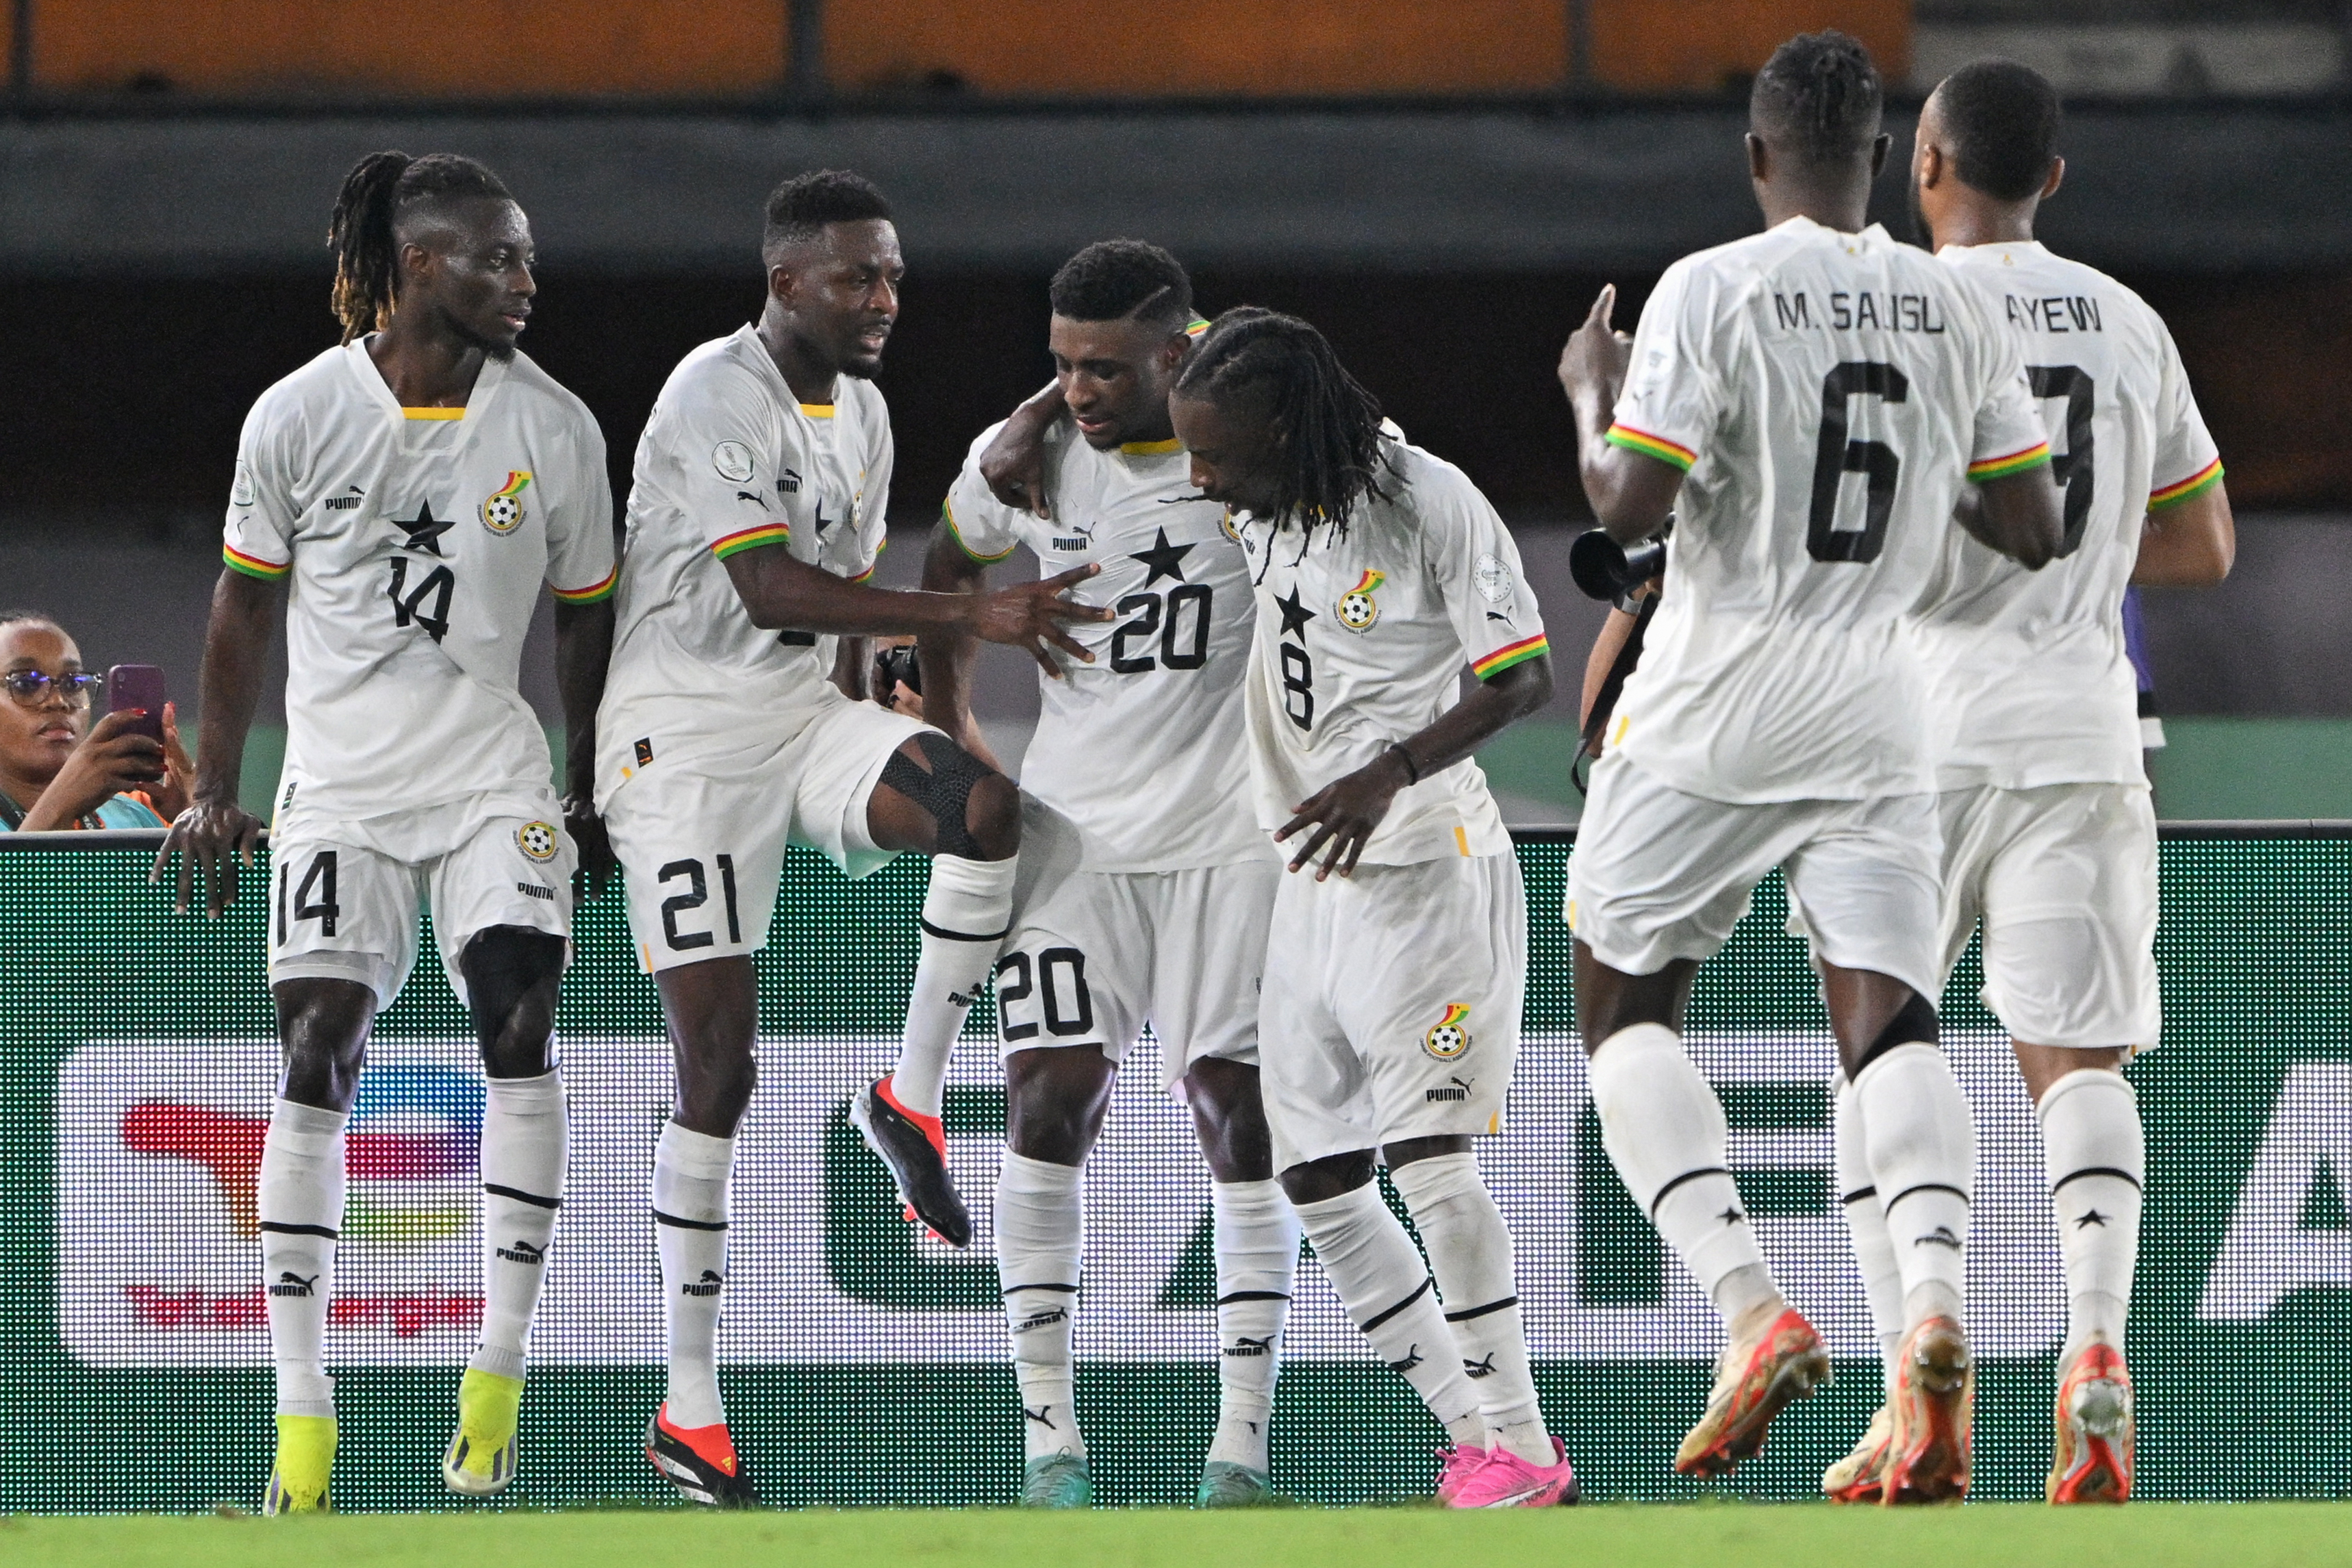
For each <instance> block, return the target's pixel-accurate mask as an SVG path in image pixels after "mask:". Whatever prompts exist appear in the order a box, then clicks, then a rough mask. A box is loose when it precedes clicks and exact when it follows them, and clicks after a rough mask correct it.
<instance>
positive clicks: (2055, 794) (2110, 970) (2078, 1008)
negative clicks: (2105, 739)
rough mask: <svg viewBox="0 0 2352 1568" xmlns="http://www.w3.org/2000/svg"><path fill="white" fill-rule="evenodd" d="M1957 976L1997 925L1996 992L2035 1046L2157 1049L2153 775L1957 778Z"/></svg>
mask: <svg viewBox="0 0 2352 1568" xmlns="http://www.w3.org/2000/svg"><path fill="white" fill-rule="evenodd" d="M1937 801H1938V805H1937V812H1938V815H1939V816H1941V817H1942V819H1943V829H1944V922H1943V955H1942V956H1943V971H1942V973H1943V974H1944V975H1945V976H1946V977H1947V978H1948V977H1949V976H1950V974H1951V972H1952V965H1954V964H1956V963H1958V962H1959V960H1960V954H1961V953H1962V952H1965V951H1967V949H1968V945H1969V932H1970V931H1973V930H1974V929H1975V928H1976V926H1977V924H1978V922H1979V921H1982V922H1983V925H1984V970H1985V988H1984V1003H1985V1005H1986V1006H1987V1007H1990V1009H1992V1012H1993V1016H1995V1017H1997V1018H1999V1019H2000V1021H2001V1026H2003V1027H2004V1028H2006V1029H2008V1030H2009V1032H2010V1033H2011V1035H2012V1036H2014V1037H2017V1038H2018V1039H2021V1040H2023V1041H2025V1042H2026V1043H2028V1044H2029V1045H2036V1046H2065V1047H2077V1048H2093V1047H2126V1048H2128V1049H2133V1050H2143V1049H2146V1048H2147V1047H2150V1046H2153V1045H2155V1044H2156V1043H2157V1038H2158V1036H2159V1035H2161V1034H2162V1033H2163V1029H2164V1006H2163V1002H2162V999H2161V998H2160V997H2159V995H2158V991H2157V980H2156V920H2157V879H2156V807H2155V805H2154V804H2153V803H2152V802H2151V801H2150V800H2149V798H2148V792H2147V787H2146V786H2145V785H2141V784H2046V785H2044V786H2042V788H2040V789H1993V788H1990V787H1985V788H1978V789H1963V790H1948V791H1947V792H1945V793H1944V794H1943V795H1940V796H1938V797H1937Z"/></svg>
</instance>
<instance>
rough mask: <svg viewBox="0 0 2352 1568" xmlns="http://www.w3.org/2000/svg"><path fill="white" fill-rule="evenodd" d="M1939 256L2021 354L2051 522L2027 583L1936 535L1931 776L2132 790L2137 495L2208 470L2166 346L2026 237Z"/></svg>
mask: <svg viewBox="0 0 2352 1568" xmlns="http://www.w3.org/2000/svg"><path fill="white" fill-rule="evenodd" d="M1937 260H1938V261H1940V262H1941V263H1943V264H1944V265H1946V266H1948V267H1950V268H1953V269H1954V270H1955V271H1957V272H1958V273H1959V274H1960V275H1961V276H1962V277H1964V278H1966V279H1969V281H1970V282H1971V283H1974V284H1976V285H1978V286H1979V287H1980V288H1981V289H1983V290H1984V291H1985V294H1986V297H1987V300H1988V301H1989V304H1990V308H1991V310H1993V312H1994V313H1995V314H1996V316H1997V317H1998V318H1999V319H2000V321H2001V322H2002V323H2003V325H2004V326H2005V328H2006V329H2007V330H2008V331H2010V332H2011V334H2012V335H2013V336H2015V337H2016V339H2017V340H2018V342H2019V343H2020V345H2021V351H2022V353H2023V358H2024V360H2025V366H2026V377H2027V380H2028V382H2029V384H2031V386H2032V391H2033V394H2034V395H2035V396H2036V397H2037V398H2038V399H2039V400H2040V407H2041V410H2042V417H2043V419H2044V421H2045V425H2046V427H2047V430H2048V433H2049V437H2050V443H2051V447H2052V450H2053V454H2055V455H2054V457H2053V465H2052V466H2053V479H2055V481H2056V482H2057V483H2058V484H2059V485H2060V487H2061V488H2062V489H2063V491H2064V500H2063V512H2064V519H2065V533H2064V536H2063V541H2062V542H2061V544H2060V547H2059V552H2058V556H2057V558H2056V559H2054V560H2053V561H2052V562H2051V563H2049V564H2048V565H2047V566H2044V567H2043V568H2042V570H2041V571H2039V572H2027V571H2026V570H2024V569H2023V568H2022V567H2021V566H2019V565H2018V564H2017V563H2015V562H2013V561H2011V560H2009V559H2008V558H2006V557H2004V556H2001V555H1999V554H1997V553H1995V552H1993V551H1991V550H1990V549H1988V548H1986V547H1985V546H1984V545H1983V544H1981V543H1979V542H1977V541H1976V540H1974V539H1971V538H1969V537H1968V536H1967V535H1966V534H1964V533H1959V532H1955V533H1954V534H1953V535H1952V536H1951V538H1950V539H1948V541H1947V542H1946V547H1945V559H1944V562H1943V564H1942V575H1941V578H1940V580H1939V583H1938V585H1937V594H1936V595H1935V601H1934V605H1933V607H1932V609H1931V610H1930V611H1929V613H1928V614H1927V616H1924V617H1923V619H1922V621H1921V623H1920V627H1919V635H1920V641H1921V646H1922V647H1923V649H1924V650H1925V652H1926V655H1927V664H1928V671H1929V675H1930V678H1931V679H1932V680H1933V681H1934V683H1935V712H1936V716H1937V757H1938V766H1937V773H1938V783H1939V784H1940V785H1941V786H1942V787H1945V788H1959V787H1966V786H1969V785H1974V784H1998V785H2001V786H2004V787H2009V788H2031V787H2033V786H2035V785H2038V784H2076V783H2119V784H2128V783H2138V782H2140V781H2141V780H2142V779H2144V778H2145V776H2146V775H2145V773H2144V771H2143V768H2142V764H2141V759H2140V747H2139V734H2138V731H2139V722H2138V713H2137V688H2136V683H2135V679H2134V677H2133V673H2132V669H2131V665H2130V661H2129V658H2128V657H2127V656H2126V652H2125V648H2124V634H2123V596H2124V590H2125V588H2126V586H2127V585H2128V584H2129V582H2130V578H2131V572H2132V566H2133V563H2135V561H2137V558H2138V553H2139V539H2140V531H2141V527H2142V524H2143V520H2144V519H2145V518H2146V516H2147V509H2148V504H2149V500H2150V496H2151V494H2152V493H2153V492H2158V491H2163V490H2172V491H2179V490H2180V489H2184V488H2187V487H2191V486H2194V485H2196V484H2198V483H2200V482H2202V481H2203V480H2204V479H2206V478H2207V477H2208V476H2209V475H2217V474H2218V473H2219V472H2220V462H2219V459H2218V458H2216V456H2215V454H2214V451H2213V443H2212V439H2211V437H2210V436H2208V435H2207V433H2206V430H2205V426H2204V423H2203V421H2202V420H2201V419H2200V417H2199V416H2198V413H2197V406H2196V402H2195V399H2194V398H2193V397H2192V396H2191V395H2189V386H2188V378H2187V375H2186V373H2185V372H2184V371H2183V369H2182V367H2181V363H2180V355H2179V351H2178V350H2177V349H2175V348H2174V346H2173V343H2172V338H2171V334H2170V333H2168V331H2165V328H2164V323H2163V321H2161V320H2160V319H2159V318H2158V316H2157V314H2156V312H2155V311H2154V310H2150V309H2149V308H2148V307H2147V303H2146V302H2145V301H2143V300H2141V299H2140V298H2139V296H2138V295H2137V294H2135V293H2133V292H2132V291H2131V290H2130V289H2126V288H2125V287H2124V286H2123V285H2122V284H2120V283H2118V282H2116V280H2115V279H2112V278H2109V277H2107V276H2106V275H2105V273H2103V272H2100V271H2098V270H2097V269H2096V268H2090V267H2085V266H2084V265H2083V264H2082V263H2080V262H2076V261H2069V260H2067V259H2065V258H2063V257H2058V256H2053V255H2052V254H2051V253H2050V252H2049V251H2048V250H2047V249H2045V248H2044V247H2042V246H2041V245H2039V244H2037V243H2034V242H2032V241H2021V242H2015V243H2002V244H1995V245H1979V246H1968V247H1958V246H1948V247H1945V248H1944V249H1943V250H1942V251H1940V252H1938V253H1937Z"/></svg>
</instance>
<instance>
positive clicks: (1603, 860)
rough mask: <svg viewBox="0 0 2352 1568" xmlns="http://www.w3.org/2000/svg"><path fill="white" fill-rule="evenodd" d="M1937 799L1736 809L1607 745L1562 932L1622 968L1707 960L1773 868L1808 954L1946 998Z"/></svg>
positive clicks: (1596, 770)
mask: <svg viewBox="0 0 2352 1568" xmlns="http://www.w3.org/2000/svg"><path fill="white" fill-rule="evenodd" d="M1936 798H1937V797H1936V796H1934V795H1882V796H1880V797H1878V798H1877V799H1874V800H1790V801H1773V802H1769V803H1767V804H1763V805H1731V804H1728V803H1727V802H1724V801H1719V800H1707V799H1706V798H1704V797H1702V796H1699V795H1685V794H1683V793H1682V792H1681V791H1680V790H1677V789H1674V788H1672V787H1670V786H1668V785H1666V784H1662V783H1660V782H1659V781H1658V780H1657V779H1655V778H1654V777H1652V776H1651V775H1650V774H1648V773H1643V771H1642V770H1641V769H1640V768H1639V767H1637V766H1635V765H1634V764H1633V763H1630V762H1628V761H1626V760H1625V758H1624V757H1623V756H1622V755H1621V754H1620V753H1617V752H1605V753H1603V754H1602V756H1601V760H1600V761H1599V762H1598V763H1594V764H1593V768H1592V792H1591V796H1590V797H1589V798H1588V799H1587V800H1586V801H1585V805H1584V818H1583V820H1582V821H1581V822H1580V823H1579V824H1578V826H1577V829H1576V851H1575V853H1574V854H1572V855H1570V857H1569V860H1568V899H1567V911H1566V912H1567V917H1568V924H1569V929H1570V930H1571V931H1574V932H1575V933H1576V935H1577V939H1578V940H1579V941H1580V942H1583V943H1584V944H1585V945H1586V946H1588V947H1590V948H1591V950H1592V954H1593V956H1594V957H1595V958H1598V959H1599V960H1601V963H1605V964H1607V965H1609V967H1610V968H1612V969H1614V970H1617V971H1619V972H1621V973H1626V974H1654V973H1657V972H1658V971H1659V970H1661V969H1664V967H1665V966H1666V965H1667V964H1668V963H1671V962H1673V961H1674V960H1675V959H1678V958H1687V959H1695V960H1698V961H1700V962H1705V961H1706V960H1707V959H1709V958H1712V957H1713V956H1715V954H1716V952H1717V951H1718V950H1719V949H1720V948H1721V947H1722V946H1723V944H1724V942H1725V941H1726V940H1727V939H1728V938H1729V937H1730V935H1731V928H1732V927H1733V926H1735V925H1738V923H1739V919H1740V917H1741V916H1742V915H1745V914H1746V913H1747V912H1748V899H1749V895H1750V894H1752V893H1753V892H1754V891H1755V888H1756V884H1757V883H1759V882H1760V881H1762V880H1763V879H1764V877H1765V874H1766V873H1767V872H1769V871H1770V870H1771V869H1772V868H1774V867H1776V866H1777V867H1779V868H1780V874H1781V877H1782V879H1784V880H1785V881H1786V882H1787V884H1788V889H1789V929H1790V931H1792V932H1794V933H1795V934H1798V935H1801V936H1804V937H1806V938H1808V939H1810V940H1811V943H1812V950H1813V957H1814V960H1815V961H1816V962H1818V963H1832V964H1835V965H1836V966H1838V967H1839V968H1841V969H1867V970H1871V971H1873V972H1874V973H1879V974H1889V975H1892V976H1894V977H1895V979H1897V980H1900V981H1901V982H1903V984H1906V985H1908V986H1910V987H1911V988H1912V989H1913V990H1914V991H1916V992H1918V993H1919V994H1920V995H1922V996H1925V997H1927V999H1928V1001H1929V1002H1931V1003H1932V1002H1934V1001H1936V1000H1937V998H1938V997H1939V996H1941V995H1942V994H1943V993H1942V990H1941V988H1940V986H1939V985H1938V984H1937V982H1938V981H1940V980H1941V979H1942V977H1943V970H1942V968H1941V967H1940V966H1939V965H1938V964H1937V932H1938V931H1939V929H1940V925H1939V921H1940V909H1939V902H1940V899H1939V886H1940V884H1939V876H1938V872H1939V866H1938V856H1939V853H1940V849H1939V841H1938V834H1937V823H1936Z"/></svg>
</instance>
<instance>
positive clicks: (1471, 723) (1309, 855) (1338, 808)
mask: <svg viewBox="0 0 2352 1568" xmlns="http://www.w3.org/2000/svg"><path fill="white" fill-rule="evenodd" d="M1550 700H1551V660H1550V658H1548V657H1543V658H1531V659H1528V660H1527V661H1526V662H1525V663H1522V664H1515V665H1513V666H1511V667H1510V668H1508V669H1505V670H1500V671H1498V672H1496V674H1495V675H1493V676H1492V677H1490V678H1489V679H1485V680H1482V681H1480V682H1478V685H1477V688H1476V689H1475V690H1473V691H1472V692H1471V693H1470V695H1469V696H1467V697H1465V698H1464V699H1463V700H1461V701H1459V702H1457V703H1455V704H1454V706H1453V707H1451V708H1449V709H1447V710H1445V711H1444V712H1443V713H1441V714H1439V715H1438V716H1437V719H1436V721H1434V722H1433V723H1432V724H1431V725H1430V726H1429V727H1428V728H1427V729H1425V730H1423V731H1420V732H1418V733H1416V734H1412V735H1409V736H1407V737H1406V738H1405V739H1403V740H1402V741H1400V742H1397V743H1396V744H1394V745H1392V746H1391V747H1390V748H1389V749H1388V750H1387V751H1385V752H1381V754H1380V755H1379V756H1378V757H1375V758H1374V759H1372V761H1370V763H1366V764H1365V765H1364V766H1362V767H1360V768H1358V769H1357V770H1356V771H1355V772H1354V773H1349V774H1348V775H1347V777H1345V778H1342V779H1338V780H1335V781H1333V782H1332V783H1330V784H1327V785H1325V786H1324V787H1323V788H1322V789H1320V790H1318V792H1316V794H1315V795H1313V797H1311V798H1310V799H1308V800H1307V801H1305V802H1302V803H1301V804H1300V805H1299V806H1298V807H1297V814H1296V815H1295V816H1292V817H1291V819H1290V820H1289V821H1288V822H1286V823H1285V824H1283V826H1282V827H1281V828H1280V829H1279V830H1278V831H1276V834H1275V836H1274V838H1275V842H1276V843H1277V844H1281V843H1286V842H1288V840H1289V839H1290V838H1291V837H1293V836H1295V835H1297V834H1300V833H1306V834H1307V840H1306V842H1305V843H1303V844H1301V845H1300V846H1299V847H1298V848H1297V851H1296V852H1295V853H1293V854H1292V856H1291V858H1290V868H1291V869H1292V870H1294V871H1296V870H1298V869H1299V868H1302V867H1304V866H1305V865H1306V864H1307V861H1309V860H1311V859H1313V858H1315V853H1316V851H1317V850H1318V849H1322V850H1325V851H1326V853H1325V854H1324V857H1323V864H1322V865H1320V866H1318V867H1317V868H1316V870H1315V879H1316V880H1317V881H1318V882H1320V881H1322V880H1323V879H1325V878H1327V877H1328V876H1330V875H1331V873H1332V872H1333V871H1335V870H1336V871H1338V872H1339V875H1341V876H1342V877H1345V876H1349V875H1350V874H1352V873H1353V872H1354V871H1355V869H1356V860H1357V858H1358V857H1359V856H1360V855H1362V854H1363V852H1364V845H1365V843H1366V842H1367V841H1368V840H1369V839H1370V837H1371V836H1372V830H1373V829H1374V828H1376V827H1378V826H1380V825H1381V818H1382V817H1384V816H1388V814H1389V806H1390V805H1391V803H1392V802H1393V801H1394V800H1395V799H1396V797H1397V792H1398V791H1399V790H1402V789H1403V788H1404V787H1405V786H1406V785H1408V784H1419V783H1420V782H1421V781H1422V780H1423V779H1424V778H1427V777H1428V776H1429V775H1430V774H1432V773H1436V772H1438V771H1440V770H1441V769H1444V768H1450V767H1452V766H1453V765H1454V763H1458V762H1460V761H1461V760H1462V759H1463V758H1465V757H1466V756H1468V755H1470V754H1471V753H1472V752H1475V751H1476V750H1477V749H1478V748H1479V747H1480V746H1483V745H1485V744H1486V742H1488V741H1489V740H1492V739H1493V738H1494V737H1495V736H1496V735H1499V734H1501V733H1502V732H1503V731H1505V730H1507V729H1508V728H1509V727H1510V726H1511V725H1512V724H1514V723H1517V721H1519V720H1521V719H1524V718H1526V717H1527V716H1528V714H1530V713H1532V712H1534V711H1535V710H1537V709H1538V708H1541V707H1542V706H1543V705H1544V704H1545V703H1547V702H1549V701H1550ZM1309 829H1312V831H1311V832H1309V831H1308V830H1309Z"/></svg>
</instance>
